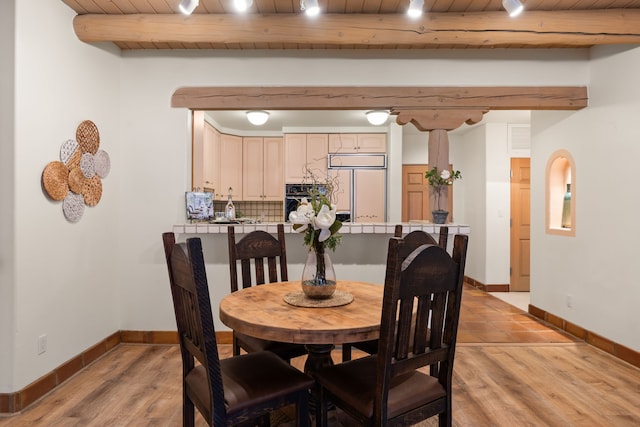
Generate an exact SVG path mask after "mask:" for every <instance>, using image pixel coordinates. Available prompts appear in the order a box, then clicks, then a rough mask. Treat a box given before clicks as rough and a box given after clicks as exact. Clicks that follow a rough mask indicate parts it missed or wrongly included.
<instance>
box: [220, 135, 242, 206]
mask: <svg viewBox="0 0 640 427" xmlns="http://www.w3.org/2000/svg"><path fill="white" fill-rule="evenodd" d="M219 159H220V160H219V163H218V165H219V168H218V169H219V171H220V186H219V187H220V188H216V200H227V197H228V195H229V187H231V188H232V192H231V195H232V197H233V199H234V200H242V179H243V177H242V162H243V158H242V137H240V136H235V135H227V134H221V135H220V157H219Z"/></svg>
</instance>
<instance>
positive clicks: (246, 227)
mask: <svg viewBox="0 0 640 427" xmlns="http://www.w3.org/2000/svg"><path fill="white" fill-rule="evenodd" d="M277 224H278V223H275V222H273V223H258V224H234V227H235V231H236V234H242V233H249V232H251V231H254V230H264V231H266V232H267V233H272V234H275V233H276V232H277ZM396 224H397V223H390V222H389V223H384V222H380V223H373V222H367V223H343V224H342V228H340V233H341V234H393V233H394V231H395V227H396ZM445 225H446V226H447V227H449V234H469V233H470V231H471V230H470V227H469V225H466V224H433V223H429V222H408V223H406V222H405V223H402V228H403V230H402V231H403V233H404V234H406V233H409V232H411V231H414V230H423V231H425V232H427V233H429V234H438V233H439V232H440V227H441V226H445ZM227 227H228V225H226V224H210V223H195V224H177V225H174V226H173V232H174V233H176V234H226V233H227ZM284 232H285V233H297V232H296V231H294V230H293V228H292V224H289V223H285V224H284Z"/></svg>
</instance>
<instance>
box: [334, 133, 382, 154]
mask: <svg viewBox="0 0 640 427" xmlns="http://www.w3.org/2000/svg"><path fill="white" fill-rule="evenodd" d="M386 152H387V134H385V133H333V134H330V135H329V153H386Z"/></svg>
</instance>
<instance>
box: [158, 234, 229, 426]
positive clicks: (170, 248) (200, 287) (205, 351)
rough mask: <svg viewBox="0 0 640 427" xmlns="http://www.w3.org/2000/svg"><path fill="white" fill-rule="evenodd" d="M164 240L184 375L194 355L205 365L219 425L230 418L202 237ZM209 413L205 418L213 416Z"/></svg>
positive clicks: (165, 235) (169, 235)
mask: <svg viewBox="0 0 640 427" xmlns="http://www.w3.org/2000/svg"><path fill="white" fill-rule="evenodd" d="M162 239H163V242H164V250H165V257H166V260H167V267H168V269H169V283H170V286H171V295H172V297H173V305H174V311H175V315H176V324H177V327H178V335H179V339H180V349H181V353H182V360H183V378H184V376H186V375H187V374H188V373H189V371H190V370H191V369H193V367H194V365H195V364H194V358H195V359H196V360H198V362H199V363H200V364H201V365H202V366H204V367H205V369H206V371H207V375H208V377H209V382H210V384H211V390H212V393H211V405H210V408H213V412H214V419H215V418H218V420H217V421H216V425H217V423H222V422H223V420H224V418H225V417H226V409H225V406H224V391H223V388H222V375H221V372H220V360H219V356H218V347H217V343H216V333H215V328H214V324H213V316H212V312H211V300H210V296H209V286H208V282H207V275H206V271H205V263H204V257H203V254H202V244H201V241H200V238H191V239H188V240H187V242H186V243H180V244H176V243H175V236H174V234H173V233H164V234H163V235H162ZM200 410H201V411H202V410H203V408H200ZM207 415H209V416H210V414H207ZM207 415H205V418H206V419H210V417H207Z"/></svg>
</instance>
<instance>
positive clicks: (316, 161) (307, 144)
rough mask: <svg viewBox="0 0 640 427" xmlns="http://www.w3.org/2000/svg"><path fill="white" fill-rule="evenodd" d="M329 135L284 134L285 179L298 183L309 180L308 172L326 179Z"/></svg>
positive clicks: (288, 181)
mask: <svg viewBox="0 0 640 427" xmlns="http://www.w3.org/2000/svg"><path fill="white" fill-rule="evenodd" d="M328 153H329V135H327V134H320V133H310V134H304V133H292V134H286V135H285V136H284V180H285V183H288V184H298V183H301V182H306V181H308V180H309V177H308V176H307V175H308V172H309V171H310V172H311V173H312V174H313V175H314V176H316V177H317V178H320V179H324V177H326V176H327V156H328Z"/></svg>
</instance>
